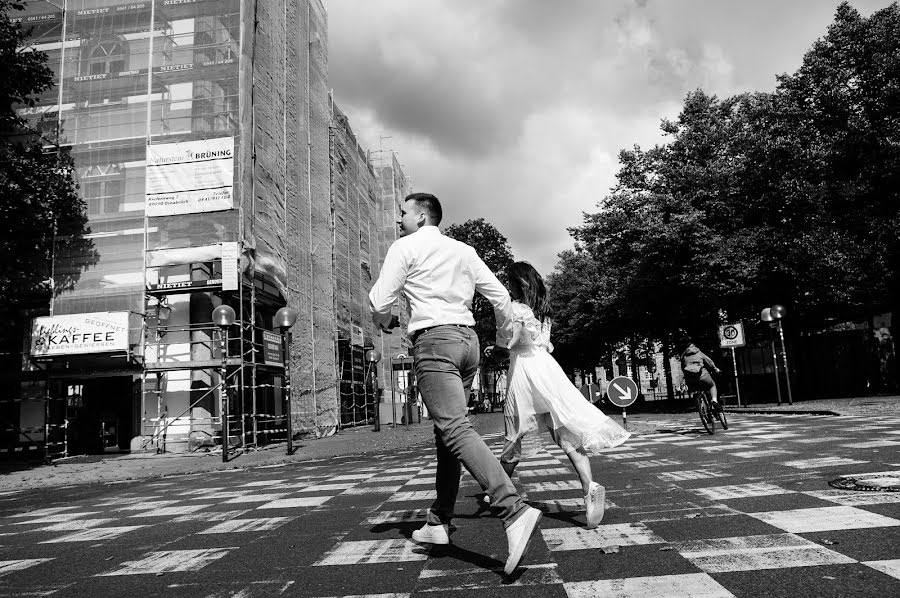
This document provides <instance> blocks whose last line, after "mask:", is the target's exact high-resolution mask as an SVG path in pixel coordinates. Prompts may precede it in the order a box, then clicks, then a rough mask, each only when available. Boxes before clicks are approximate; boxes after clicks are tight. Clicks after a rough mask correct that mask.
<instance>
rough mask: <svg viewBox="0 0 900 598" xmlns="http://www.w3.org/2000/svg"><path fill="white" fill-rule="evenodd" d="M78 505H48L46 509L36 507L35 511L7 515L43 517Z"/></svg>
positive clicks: (13, 516)
mask: <svg viewBox="0 0 900 598" xmlns="http://www.w3.org/2000/svg"><path fill="white" fill-rule="evenodd" d="M77 508H78V507H49V508H46V509H37V510H36V511H29V512H28V513H16V514H14V515H8V517H11V518H16V517H38V518H40V517H45V516H48V515H56V514H58V513H60V512H62V511H71V510H72V509H77Z"/></svg>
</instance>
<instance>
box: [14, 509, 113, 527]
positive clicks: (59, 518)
mask: <svg viewBox="0 0 900 598" xmlns="http://www.w3.org/2000/svg"><path fill="white" fill-rule="evenodd" d="M101 514H102V513H101V512H100V511H82V512H78V513H57V514H55V515H46V516H44V517H40V518H38V519H29V520H28V521H16V522H15V523H13V525H33V524H43V523H63V522H64V521H72V520H75V519H83V518H86V517H88V516H90V515H101Z"/></svg>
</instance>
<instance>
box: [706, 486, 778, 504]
mask: <svg viewBox="0 0 900 598" xmlns="http://www.w3.org/2000/svg"><path fill="white" fill-rule="evenodd" d="M691 492H694V493H696V494H699V495H700V496H702V497H704V498H708V499H709V500H727V499H730V498H751V497H755V496H773V495H776V494H793V493H794V491H793V490H786V489H784V488H782V487H780V486H776V485H774V484H735V485H733V486H717V487H714V488H691Z"/></svg>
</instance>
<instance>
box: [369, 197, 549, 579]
mask: <svg viewBox="0 0 900 598" xmlns="http://www.w3.org/2000/svg"><path fill="white" fill-rule="evenodd" d="M441 217H442V211H441V204H440V202H439V201H438V199H437V197H435V196H434V195H431V194H429V193H413V194H411V195H409V196H407V197H406V199H405V201H404V202H403V206H402V208H401V210H400V219H399V221H398V222H397V224H398V226H399V227H400V231H399V232H400V237H401V238H399V239H397V241H395V242H394V243H393V244H392V245H391V247H390V248H389V249H388V252H387V255H386V256H385V258H384V264H383V265H382V267H381V273H380V274H379V276H378V280H377V281H376V282H375V286H374V287H372V291H371V292H370V293H369V304H370V307H371V309H372V320H373V321H374V322H375V325H376V326H378V327H379V328H380V329H381V330H382V331H383V332H386V333H390V330H391V328H394V327H396V326H397V325H398V322H397V316H393V315H391V307H392V306H393V305H394V302H395V301H396V300H397V299H398V298H399V296H400V293H401V292H402V293H403V294H404V296H405V297H406V299H407V301H408V303H409V311H410V314H409V315H410V317H409V326H408V333H409V336H410V338H411V339H412V341H413V363H414V367H415V372H416V382H417V384H418V386H419V390H420V391H421V393H422V399H423V401H424V402H425V406H426V407H427V409H428V412H429V414H430V415H431V419H432V422H433V423H434V436H435V444H436V445H437V458H438V465H437V473H436V476H435V478H436V479H435V489H436V491H437V499H436V500H435V501H434V503H433V504H432V505H431V508H430V509H429V510H428V515H427V516H426V523H425V525H424V526H423V527H422V528H421V529H418V530H416V531H414V532H413V536H412V539H413V540H414V541H416V542H419V543H430V544H449V543H450V539H449V535H448V534H449V531H448V530H449V524H450V521H451V520H452V518H453V509H454V506H455V505H456V495H457V493H458V492H459V478H460V474H461V473H462V470H461V467H460V462H462V464H463V465H465V467H466V469H467V470H468V471H469V473H471V474H472V477H474V478H475V479H476V480H477V481H478V483H479V484H481V487H482V488H484V489H485V491H486V492H487V494H488V495H489V496H490V497H491V505H492V506H493V507H496V508H497V509H499V514H500V517H501V518H502V519H503V525H504V527H505V528H506V537H507V541H508V543H509V558H508V559H507V561H506V567H505V568H504V571H505V572H506V574H507V575H510V574H512V572H513V571H514V570H515V569H516V567H518V565H519V562H520V561H521V560H522V556H523V555H524V553H525V551H526V549H527V548H528V544H529V542H530V540H531V537H532V535H533V534H534V532H535V530H536V529H537V526H538V522H539V521H540V519H541V512H540V511H539V510H537V509H535V508H532V507H530V506H528V505H526V504H525V503H524V502H523V501H522V498H521V497H520V496H519V494H518V493H517V492H516V489H515V487H514V486H513V484H512V482H511V481H510V480H509V476H508V475H506V472H504V471H503V467H501V465H500V462H499V461H498V460H497V458H496V457H495V456H494V454H493V453H492V452H491V450H490V449H489V448H488V446H487V444H485V442H484V440H483V439H482V438H481V436H479V435H478V433H477V432H476V431H475V430H474V429H473V428H472V424H471V422H469V418H468V411H467V409H466V407H467V400H468V397H469V390H470V389H471V387H472V380H473V379H474V377H475V373H476V371H477V369H478V362H479V359H480V347H479V345H478V337H477V336H476V334H475V331H474V330H473V329H472V326H473V325H474V324H475V319H474V318H473V317H472V298H473V297H474V294H475V291H476V290H477V291H478V292H479V293H481V294H482V295H484V297H485V298H487V300H488V301H490V302H491V304H492V305H493V306H494V314H495V316H496V318H497V338H498V343H499V344H500V345H505V344H506V342H508V341H504V340H503V339H508V338H509V337H511V336H512V307H511V303H510V298H509V293H508V292H507V290H506V289H505V288H504V287H503V285H502V284H501V283H500V281H499V280H497V277H496V276H494V274H493V272H491V271H490V269H489V268H488V267H487V266H486V265H485V263H484V262H483V261H482V260H481V258H479V257H478V254H477V253H476V252H475V250H474V249H472V248H471V247H470V246H468V245H466V244H465V243H461V242H459V241H456V240H454V239H451V238H449V237H445V236H444V235H443V234H441V231H440V229H438V224H440V222H441Z"/></svg>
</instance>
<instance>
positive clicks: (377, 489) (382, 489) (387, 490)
mask: <svg viewBox="0 0 900 598" xmlns="http://www.w3.org/2000/svg"><path fill="white" fill-rule="evenodd" d="M402 487H403V486H402V485H394V486H376V485H374V484H360V485H359V486H356V487H354V488H348V489H347V490H345V491H344V492H342V494H347V495H351V496H353V495H357V494H394V493H395V492H398V491H399V490H400V488H402Z"/></svg>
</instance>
